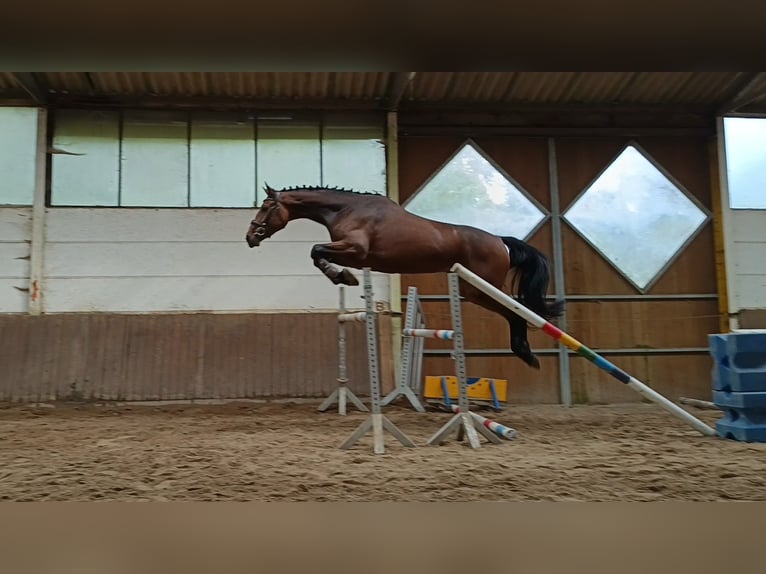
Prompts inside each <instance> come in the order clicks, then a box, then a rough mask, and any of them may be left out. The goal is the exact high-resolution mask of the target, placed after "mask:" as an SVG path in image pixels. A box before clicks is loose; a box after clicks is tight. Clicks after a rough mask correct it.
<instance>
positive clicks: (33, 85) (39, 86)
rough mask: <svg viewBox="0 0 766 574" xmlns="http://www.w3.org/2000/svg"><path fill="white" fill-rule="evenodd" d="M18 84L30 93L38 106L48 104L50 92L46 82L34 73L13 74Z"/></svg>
mask: <svg viewBox="0 0 766 574" xmlns="http://www.w3.org/2000/svg"><path fill="white" fill-rule="evenodd" d="M11 73H12V74H13V78H14V80H16V83H17V84H19V86H21V88H22V89H23V90H24V91H25V92H26V93H28V94H29V95H30V96H31V97H32V99H33V100H34V101H35V103H36V104H42V105H46V104H47V103H48V90H47V86H46V85H45V81H44V80H43V79H42V78H41V77H40V75H39V74H35V73H33V72H11Z"/></svg>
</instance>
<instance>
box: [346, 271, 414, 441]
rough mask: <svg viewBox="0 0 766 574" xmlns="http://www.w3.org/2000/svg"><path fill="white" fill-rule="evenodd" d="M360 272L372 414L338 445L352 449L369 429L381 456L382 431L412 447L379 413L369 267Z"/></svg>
mask: <svg viewBox="0 0 766 574" xmlns="http://www.w3.org/2000/svg"><path fill="white" fill-rule="evenodd" d="M363 273H364V302H365V309H366V311H365V326H366V331H367V365H368V367H369V369H370V402H371V406H372V414H371V415H370V416H369V417H368V418H367V419H365V420H364V421H363V422H362V424H360V425H359V426H358V427H357V428H356V430H355V431H354V432H353V433H352V434H351V436H350V437H348V439H346V440H345V441H344V442H343V444H341V445H340V448H342V449H349V448H351V447H353V446H354V445H355V444H356V443H357V442H358V441H359V439H360V438H362V437H363V436H364V435H365V434H367V433H368V432H369V431H370V430H372V436H373V452H374V453H375V454H383V453H384V452H385V446H384V442H383V430H387V431H388V432H390V433H391V434H392V435H394V437H395V438H396V439H397V440H398V441H399V442H400V443H402V444H403V445H404V446H407V447H414V446H415V443H414V442H412V441H411V440H410V439H409V437H408V436H407V435H405V434H404V433H403V432H402V431H400V430H399V429H398V428H397V427H396V425H395V424H394V423H392V422H391V421H390V420H388V419H387V418H386V417H385V416H384V415H383V413H382V412H381V410H380V407H381V404H380V403H381V401H380V366H379V364H378V331H377V315H376V313H375V308H374V304H373V300H372V279H371V273H370V268H369V267H365V268H364V269H363Z"/></svg>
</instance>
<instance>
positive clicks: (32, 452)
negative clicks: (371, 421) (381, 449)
mask: <svg viewBox="0 0 766 574" xmlns="http://www.w3.org/2000/svg"><path fill="white" fill-rule="evenodd" d="M688 408H689V410H690V412H693V413H694V414H695V415H696V416H698V417H699V418H701V419H702V420H704V421H705V422H707V423H708V424H711V425H712V424H714V422H715V421H716V420H717V419H719V418H720V417H721V413H719V412H718V411H711V410H700V409H696V408H693V407H688ZM384 414H385V415H386V416H387V417H388V418H389V419H390V420H391V421H392V422H393V423H394V424H396V425H397V426H398V427H399V428H400V429H401V430H402V431H404V432H405V433H406V434H407V435H408V436H409V437H410V438H411V439H412V440H413V441H414V442H415V443H416V445H417V447H416V448H405V447H403V446H401V445H400V444H399V443H398V442H396V440H395V439H394V438H393V437H392V436H391V435H390V434H388V433H386V435H385V440H386V443H385V446H386V452H385V454H382V455H375V454H373V452H372V437H371V435H370V434H368V435H366V436H365V437H363V438H362V439H361V441H360V442H359V443H358V444H357V446H355V447H354V448H353V449H351V450H340V449H339V448H338V446H339V445H340V444H341V443H342V442H343V441H344V440H345V439H346V438H348V436H349V435H350V434H351V432H352V431H353V430H354V429H355V428H356V427H357V425H358V424H359V423H360V422H361V421H363V420H364V419H365V418H366V416H367V415H365V414H363V413H358V412H350V413H349V415H348V416H346V417H341V416H339V415H338V414H337V410H336V411H333V410H330V411H328V412H326V413H318V412H317V411H316V404H295V403H286V404H274V403H271V404H252V403H231V404H226V405H207V406H201V405H173V406H98V405H56V406H51V405H47V406H37V407H32V406H6V407H3V408H0V500H13V501H40V500H60V501H96V500H111V501H133V500H135V501H139V500H143V501H167V500H232V501H240V500H242V501H244V500H253V501H272V500H273V501H352V500H353V501H382V500H385V501H512V500H562V501H565V500H568V501H572V500H588V501H607V500H637V501H655V500H695V501H703V500H706V501H715V500H748V501H750V500H766V444H747V443H739V442H736V441H732V440H724V439H719V438H709V437H703V436H702V435H700V434H699V433H697V432H696V431H694V430H693V429H691V428H689V427H687V426H685V425H684V424H683V423H681V422H678V421H677V420H676V419H675V418H673V417H672V416H671V415H669V414H668V413H666V412H665V411H663V410H661V409H659V408H658V407H656V406H654V405H649V404H631V405H617V406H578V407H573V408H569V409H567V408H564V407H559V406H552V405H545V406H508V407H506V409H505V410H504V411H503V412H502V413H492V414H490V413H483V414H485V415H486V416H489V417H491V418H494V419H495V420H497V421H498V422H501V423H504V424H506V425H508V426H511V427H513V428H515V429H516V430H517V431H518V433H519V435H518V437H517V438H516V439H514V440H512V441H504V442H503V444H500V445H491V444H489V443H486V442H483V445H482V448H480V449H478V450H473V449H471V448H469V447H467V446H466V445H465V443H462V442H457V441H456V440H454V438H453V439H450V440H449V441H448V442H446V443H445V444H443V445H442V446H438V447H429V446H425V443H426V441H427V440H428V438H430V436H431V435H432V434H433V433H434V432H436V431H437V430H438V429H439V428H440V427H441V425H442V424H443V423H445V422H446V421H447V420H449V418H450V416H451V415H449V414H447V413H440V412H429V413H427V414H418V413H416V412H414V411H412V410H410V409H408V408H405V407H404V406H392V407H387V408H385V409H384Z"/></svg>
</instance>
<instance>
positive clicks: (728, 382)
mask: <svg viewBox="0 0 766 574" xmlns="http://www.w3.org/2000/svg"><path fill="white" fill-rule="evenodd" d="M708 338H709V342H710V354H711V355H712V356H713V360H714V361H715V366H714V367H713V403H714V404H715V405H716V406H717V407H718V408H720V409H721V410H722V411H723V412H724V414H725V416H724V418H722V419H721V420H719V421H718V422H717V423H716V431H717V432H718V434H719V436H722V437H724V438H731V439H734V440H739V441H745V442H766V332H763V333H760V332H757V333H756V332H754V333H729V334H726V335H718V334H717V335H709V336H708Z"/></svg>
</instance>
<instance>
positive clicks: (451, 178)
mask: <svg viewBox="0 0 766 574" xmlns="http://www.w3.org/2000/svg"><path fill="white" fill-rule="evenodd" d="M404 207H405V208H406V209H407V211H409V212H410V213H414V214H415V215H420V216H421V217H427V218H429V219H434V220H436V221H442V222H444V223H453V224H457V225H471V226H473V227H478V228H479V229H483V230H485V231H488V232H489V233H493V234H495V235H499V236H501V237H505V236H513V237H518V238H520V239H526V238H527V237H528V236H529V235H531V234H532V232H533V231H534V230H536V229H537V227H538V226H539V225H540V224H541V223H542V221H543V220H544V219H545V217H546V216H545V214H544V213H543V211H542V210H541V209H540V208H539V207H538V206H537V205H536V204H535V203H533V201H532V200H530V198H529V197H528V196H527V194H526V193H525V192H524V191H522V189H521V188H520V187H519V186H518V185H517V184H516V183H515V182H513V180H512V179H511V178H510V177H508V176H507V175H506V174H504V173H503V172H502V171H500V170H499V169H498V168H497V167H496V166H495V165H494V164H493V163H492V162H491V161H490V160H489V159H488V158H487V156H485V155H484V154H483V153H482V152H481V151H480V150H479V148H478V147H477V146H476V145H475V144H473V143H470V142H469V143H466V144H465V145H463V147H461V148H460V149H459V150H458V151H457V153H455V154H454V155H453V156H452V157H451V158H450V159H449V161H447V163H446V164H444V166H442V168H441V169H440V170H439V171H437V172H436V173H435V174H434V175H433V176H432V177H431V179H429V180H428V181H427V182H426V183H425V184H424V185H423V186H422V187H421V188H420V189H419V190H418V191H417V192H416V193H415V194H414V195H413V196H412V197H411V198H410V199H409V200H408V201H407V202H406V203H405V204H404Z"/></svg>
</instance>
